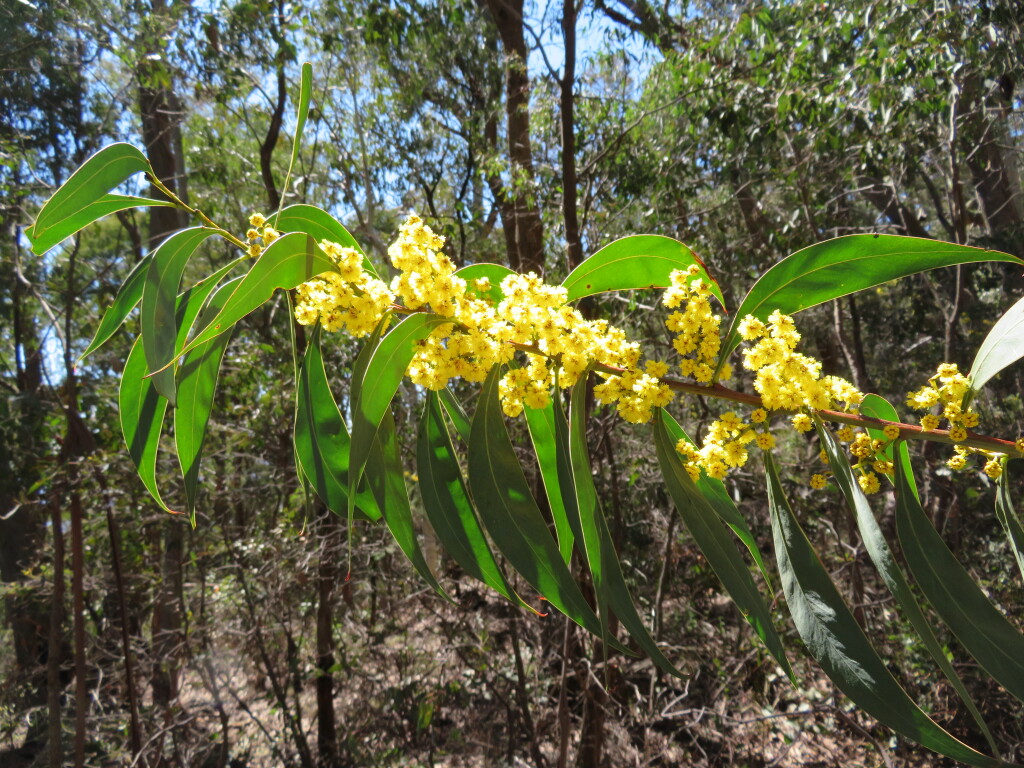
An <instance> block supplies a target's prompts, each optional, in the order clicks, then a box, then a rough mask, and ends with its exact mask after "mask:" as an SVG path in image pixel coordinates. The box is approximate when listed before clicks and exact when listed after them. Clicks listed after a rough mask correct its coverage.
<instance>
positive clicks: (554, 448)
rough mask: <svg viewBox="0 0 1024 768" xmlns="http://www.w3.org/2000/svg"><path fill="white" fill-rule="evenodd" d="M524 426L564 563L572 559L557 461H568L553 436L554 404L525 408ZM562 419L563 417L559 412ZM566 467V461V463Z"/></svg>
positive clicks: (570, 530)
mask: <svg viewBox="0 0 1024 768" xmlns="http://www.w3.org/2000/svg"><path fill="white" fill-rule="evenodd" d="M523 413H524V414H525V416H526V426H527V429H528V430H529V433H530V442H531V443H533V452H534V454H536V456H537V466H538V467H539V469H540V479H541V482H542V483H543V484H544V493H545V495H546V496H547V499H548V507H549V508H550V509H551V519H552V520H553V521H554V523H555V537H556V538H557V539H558V551H559V552H561V553H562V559H563V560H564V561H565V563H566V565H568V564H569V560H570V559H571V558H572V544H573V538H574V537H573V531H572V527H571V526H570V524H569V519H568V517H567V516H566V511H565V503H564V502H563V501H562V487H561V484H560V483H559V477H558V476H559V462H560V461H564V462H568V461H569V453H568V443H566V451H564V452H561V453H560V452H559V447H558V444H557V441H556V439H555V403H554V401H553V400H552V401H549V402H548V404H547V405H546V406H545V407H543V408H526V409H525V410H524V411H523ZM562 420H563V421H564V420H565V416H564V415H562ZM566 466H568V464H566Z"/></svg>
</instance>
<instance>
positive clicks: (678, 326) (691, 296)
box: [661, 264, 732, 384]
mask: <svg viewBox="0 0 1024 768" xmlns="http://www.w3.org/2000/svg"><path fill="white" fill-rule="evenodd" d="M699 274H700V268H699V267H698V266H697V265H696V264H691V265H690V266H689V267H688V268H687V269H685V270H679V269H677V270H674V271H673V272H672V275H671V281H672V283H671V285H670V286H669V287H668V288H667V289H665V293H664V294H663V295H662V298H661V303H662V304H664V305H665V306H666V307H668V308H669V309H675V308H676V307H683V311H682V312H680V311H678V310H677V311H675V312H673V313H672V314H670V315H669V316H668V319H667V320H665V325H666V326H667V327H668V329H669V330H670V331H672V332H673V333H674V334H676V337H675V339H674V340H673V342H672V346H673V347H675V350H676V352H678V353H679V356H680V357H682V358H683V359H682V360H681V361H680V363H679V369H680V371H681V372H682V374H683V376H692V377H693V379H694V380H695V381H697V383H699V384H710V383H711V379H712V378H713V377H714V373H715V360H716V359H717V358H718V351H719V349H721V346H722V338H721V330H720V329H721V325H722V318H721V317H720V316H719V315H716V314H714V312H712V311H711V295H712V294H711V286H710V285H708V284H707V283H706V282H704V280H702V279H701V278H700V277H698V275H699ZM731 376H732V371H731V368H729V367H728V366H726V368H724V369H723V371H722V378H723V379H729V378H731Z"/></svg>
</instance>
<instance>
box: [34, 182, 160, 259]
mask: <svg viewBox="0 0 1024 768" xmlns="http://www.w3.org/2000/svg"><path fill="white" fill-rule="evenodd" d="M151 206H160V207H167V208H173V207H174V203H172V202H170V201H169V200H153V199H151V198H148V197H133V196H131V195H103V196H102V197H101V198H99V199H98V200H96V201H94V202H92V203H89V204H88V205H86V206H85V207H84V208H82V209H81V210H80V211H78V212H77V213H74V214H72V215H71V216H68V217H67V218H65V219H63V220H61V221H58V222H56V223H54V224H52V225H51V226H50V228H49V229H47V230H45V231H44V232H43V234H42V236H41V237H36V238H33V237H32V236H31V235H32V233H34V232H35V229H34V228H33V229H30V230H29V231H28V233H26V234H28V235H29V239H30V240H31V242H32V251H33V253H36V254H43V253H46V252H47V251H48V250H50V249H51V248H53V247H54V246H55V245H58V244H59V243H60V242H61V241H62V240H64V238H67V237H71V236H72V235H73V234H75V233H76V232H78V231H79V230H80V229H83V228H85V227H87V226H89V225H90V224H92V223H93V222H94V221H97V220H99V219H102V218H103V217H104V216H107V215H109V214H111V213H116V212H117V211H124V210H126V209H128V208H143V207H151Z"/></svg>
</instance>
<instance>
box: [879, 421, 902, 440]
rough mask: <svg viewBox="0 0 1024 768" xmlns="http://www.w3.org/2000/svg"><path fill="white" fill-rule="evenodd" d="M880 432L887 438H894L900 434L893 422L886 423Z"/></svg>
mask: <svg viewBox="0 0 1024 768" xmlns="http://www.w3.org/2000/svg"><path fill="white" fill-rule="evenodd" d="M882 432H883V433H884V434H885V437H886V439H888V440H895V439H896V438H897V437H899V436H900V428H899V427H897V426H896V425H895V424H886V425H885V429H883V430H882Z"/></svg>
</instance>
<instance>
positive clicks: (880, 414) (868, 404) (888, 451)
mask: <svg viewBox="0 0 1024 768" xmlns="http://www.w3.org/2000/svg"><path fill="white" fill-rule="evenodd" d="M860 412H861V415H862V416H870V417H871V418H873V419H883V420H884V421H891V422H894V423H899V422H900V421H901V419H900V415H899V413H897V412H896V409H895V408H894V407H893V406H892V404H891V403H890V402H889V401H888V400H886V399H885V398H884V397H881V396H880V395H874V394H869V395H865V396H864V400H863V401H861V404H860ZM867 433H868V434H869V435H871V439H872V440H883V441H886V442H888V441H889V438H887V437H886V436H885V432H883V431H882V430H881V429H877V428H875V427H868V428H867ZM895 451H899V452H900V456H902V457H903V468H904V474H905V476H906V480H907V485H908V486H909V487H910V490H911V491H913V493H914V496H917V483H916V482H914V475H913V473H912V472H911V471H910V451H909V450H908V449H907V443H906V441H905V440H895V441H893V442H891V443H889V445H887V446H886V447H885V449H884V450H883V451H882V453H883V455H884V456H885V458H886V460H888V461H893V460H894V459H893V454H894V452H895Z"/></svg>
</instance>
